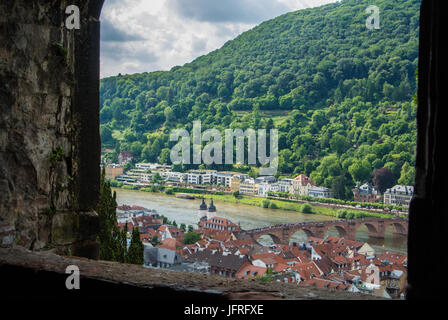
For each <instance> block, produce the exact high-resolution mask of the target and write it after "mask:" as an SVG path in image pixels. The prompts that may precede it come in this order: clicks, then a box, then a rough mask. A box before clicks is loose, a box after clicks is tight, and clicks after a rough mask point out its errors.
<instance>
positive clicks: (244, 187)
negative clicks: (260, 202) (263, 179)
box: [240, 178, 258, 195]
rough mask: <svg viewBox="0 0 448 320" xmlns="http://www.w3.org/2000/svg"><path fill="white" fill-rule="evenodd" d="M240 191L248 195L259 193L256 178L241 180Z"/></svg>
mask: <svg viewBox="0 0 448 320" xmlns="http://www.w3.org/2000/svg"><path fill="white" fill-rule="evenodd" d="M240 193H241V194H247V195H256V194H258V184H257V183H255V179H253V178H248V179H244V180H243V181H241V182H240Z"/></svg>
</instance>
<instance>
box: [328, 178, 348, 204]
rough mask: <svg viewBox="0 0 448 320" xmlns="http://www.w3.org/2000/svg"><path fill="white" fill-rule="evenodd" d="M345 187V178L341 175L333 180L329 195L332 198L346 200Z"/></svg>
mask: <svg viewBox="0 0 448 320" xmlns="http://www.w3.org/2000/svg"><path fill="white" fill-rule="evenodd" d="M346 185H347V181H346V179H345V176H343V175H341V176H338V177H336V178H334V179H333V182H332V183H331V193H332V195H333V197H334V198H336V199H345V198H346V192H345V186H346Z"/></svg>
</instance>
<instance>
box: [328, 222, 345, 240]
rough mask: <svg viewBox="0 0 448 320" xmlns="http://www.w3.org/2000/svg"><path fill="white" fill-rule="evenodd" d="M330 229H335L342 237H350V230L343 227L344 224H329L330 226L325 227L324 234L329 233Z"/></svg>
mask: <svg viewBox="0 0 448 320" xmlns="http://www.w3.org/2000/svg"><path fill="white" fill-rule="evenodd" d="M330 229H335V230H336V231H337V233H338V235H339V237H340V238H345V239H347V237H348V232H347V230H346V229H345V228H344V227H343V226H338V225H335V226H328V228H326V229H325V232H324V234H327V232H328V231H330Z"/></svg>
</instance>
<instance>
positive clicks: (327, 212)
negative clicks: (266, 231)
mask: <svg viewBox="0 0 448 320" xmlns="http://www.w3.org/2000/svg"><path fill="white" fill-rule="evenodd" d="M116 188H120V187H116ZM122 189H125V190H129V189H130V188H126V185H124V188H122ZM134 190H136V189H134ZM137 190H139V191H142V192H149V193H155V194H157V193H162V194H165V195H169V196H173V197H175V196H177V195H179V194H183V192H174V191H173V190H172V189H171V188H164V187H162V188H160V189H159V188H140V189H137ZM188 194H189V195H191V196H194V197H196V198H202V197H203V198H208V199H213V200H214V201H222V202H228V203H235V204H245V205H250V206H255V207H259V208H260V210H263V209H265V208H269V209H274V210H284V211H291V212H300V213H304V214H309V215H324V216H330V217H335V218H347V219H361V218H366V217H372V218H394V217H396V216H395V215H393V214H388V213H378V212H366V211H364V210H356V209H341V208H332V207H331V205H330V204H316V203H311V202H307V201H303V203H300V202H296V201H289V200H281V199H267V198H260V197H253V196H246V195H238V196H234V195H229V194H212V193H204V192H199V191H198V192H196V191H195V190H189V192H188Z"/></svg>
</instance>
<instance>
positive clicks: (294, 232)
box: [288, 228, 313, 243]
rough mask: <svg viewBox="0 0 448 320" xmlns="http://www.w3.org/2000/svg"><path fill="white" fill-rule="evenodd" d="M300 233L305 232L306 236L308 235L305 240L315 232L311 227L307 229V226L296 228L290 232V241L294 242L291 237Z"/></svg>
mask: <svg viewBox="0 0 448 320" xmlns="http://www.w3.org/2000/svg"><path fill="white" fill-rule="evenodd" d="M300 233H302V234H305V236H306V239H305V240H307V239H308V238H309V237H312V236H313V233H312V232H311V231H310V230H309V229H305V228H299V229H295V230H292V231H291V232H290V233H289V237H288V243H291V242H294V241H293V240H291V238H292V237H294V235H297V234H300Z"/></svg>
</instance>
